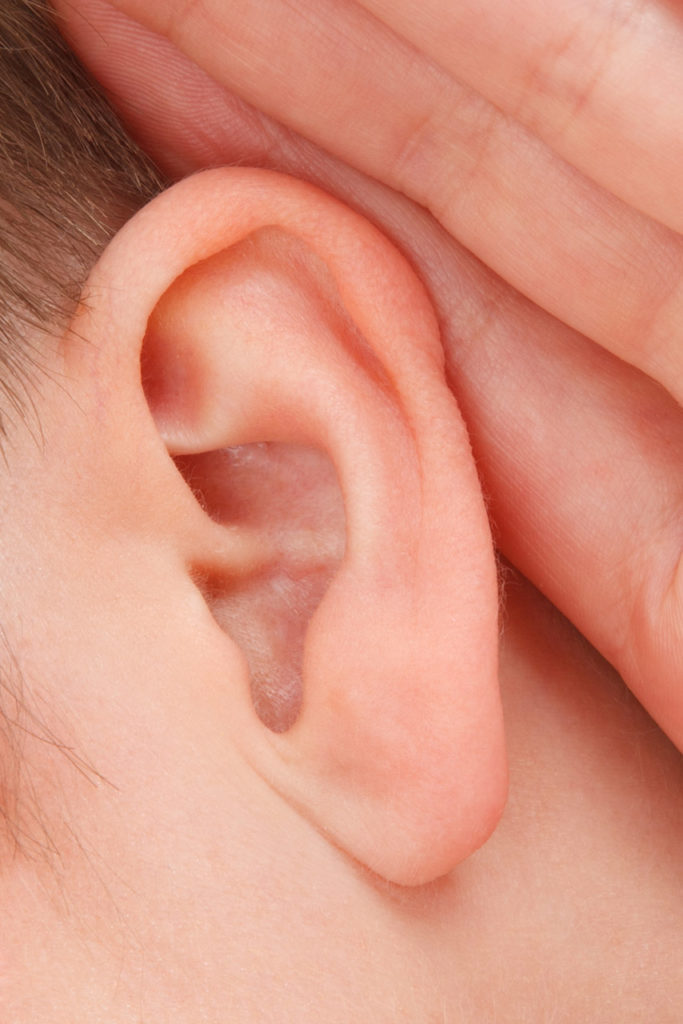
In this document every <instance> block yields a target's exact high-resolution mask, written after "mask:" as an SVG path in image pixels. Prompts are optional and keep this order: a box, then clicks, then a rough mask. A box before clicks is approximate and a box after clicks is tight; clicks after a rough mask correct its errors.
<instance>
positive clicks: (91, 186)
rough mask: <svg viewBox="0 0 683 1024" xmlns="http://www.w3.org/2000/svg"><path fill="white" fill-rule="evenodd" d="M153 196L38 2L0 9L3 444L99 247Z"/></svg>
mask: <svg viewBox="0 0 683 1024" xmlns="http://www.w3.org/2000/svg"><path fill="white" fill-rule="evenodd" d="M161 187H162V181H161V178H160V176H159V174H158V172H157V171H156V169H155V168H154V166H153V164H152V163H151V162H150V160H149V159H148V158H147V157H146V156H145V155H144V154H143V153H142V152H141V150H140V149H139V148H138V147H137V146H136V145H135V143H134V142H133V141H132V140H131V139H130V137H129V136H128V135H127V133H126V131H125V130H124V129H123V127H122V126H121V124H120V122H119V121H118V119H117V118H116V116H115V115H114V113H113V112H112V110H111V108H110V107H109V105H108V103H107V101H106V100H105V98H104V96H103V94H102V92H101V90H100V89H99V88H98V87H97V86H96V85H95V84H94V83H93V81H92V80H91V79H90V78H89V77H88V75H87V74H86V72H85V71H84V70H83V68H82V67H81V66H80V64H79V63H78V61H77V59H76V58H75V56H74V55H73V53H72V52H71V51H70V50H69V48H68V46H67V45H66V43H65V42H64V40H63V39H62V37H61V36H60V34H59V32H58V30H57V26H56V21H55V16H54V14H53V13H52V12H51V10H50V9H49V7H48V6H47V3H46V2H44V0H0V434H4V433H6V430H7V427H8V425H9V422H11V421H12V420H13V419H16V418H17V416H18V415H21V413H22V410H23V409H24V407H25V403H26V399H27V398H28V397H29V396H30V390H29V381H30V379H31V378H32V377H34V376H35V372H36V370H37V369H39V367H40V363H41V353H40V347H39V345H38V347H36V344H35V340H34V341H33V342H31V341H30V340H29V339H30V338H33V339H35V337H36V335H38V336H39V335H40V333H41V332H45V331H52V332H54V330H55V328H56V327H58V326H60V325H65V324H66V322H67V321H68V318H69V315H70V313H71V312H72V311H73V309H74V308H75V305H76V303H77V302H78V298H79V294H80V292H81V288H82V285H83V282H84V281H85V279H86V277H87V274H88V272H89V270H90V268H91V267H92V265H93V264H94V262H95V261H96V259H97V257H98V255H99V253H100V251H101V250H102V249H103V248H104V246H105V244H106V242H107V240H108V239H109V238H110V237H111V236H112V234H114V233H115V231H116V230H117V229H118V228H119V227H120V226H121V225H122V224H123V223H124V222H125V220H126V219H127V218H128V217H129V216H130V215H131V213H133V212H134V211H135V210H136V209H138V208H139V207H140V206H142V205H144V203H145V202H147V201H148V200H149V199H150V198H151V197H152V196H153V195H154V194H155V193H156V192H158V191H159V190H160V188H161Z"/></svg>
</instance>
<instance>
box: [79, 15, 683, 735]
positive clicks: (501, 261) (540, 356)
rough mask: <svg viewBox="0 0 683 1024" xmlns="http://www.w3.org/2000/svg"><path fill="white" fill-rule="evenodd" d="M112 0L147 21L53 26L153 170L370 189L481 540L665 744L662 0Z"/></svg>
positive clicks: (670, 491) (674, 596)
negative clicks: (396, 249)
mask: <svg viewBox="0 0 683 1024" xmlns="http://www.w3.org/2000/svg"><path fill="white" fill-rule="evenodd" d="M116 6H117V7H120V8H122V9H125V10H126V11H127V12H129V13H130V14H132V15H133V16H134V17H135V18H138V19H140V21H141V22H144V23H145V24H146V25H148V26H149V27H150V28H151V29H153V30H154V31H153V32H149V31H146V30H143V29H142V28H140V27H139V26H137V25H136V24H135V23H134V22H131V21H129V20H127V19H126V18H125V17H123V16H121V15H119V14H118V13H117V11H114V10H113V8H112V7H111V6H110V5H108V4H106V3H104V2H102V0H81V3H80V4H78V5H76V7H77V8H78V9H79V10H80V11H81V12H83V13H84V14H85V15H86V16H87V23H86V21H84V20H83V19H81V18H79V16H78V14H77V13H76V12H75V11H74V5H71V4H70V5H69V6H68V10H67V11H66V15H67V17H68V32H69V33H70V35H71V37H72V38H73V39H74V41H75V43H76V46H77V48H78V49H79V51H80V53H81V55H82V56H83V57H84V59H85V60H86V62H88V63H89V64H90V66H91V67H92V68H93V69H94V70H95V72H96V74H97V75H98V77H100V79H101V80H102V81H103V82H104V83H105V85H106V86H107V87H108V88H109V89H110V90H111V91H112V93H113V95H114V96H115V97H116V99H117V102H118V104H119V106H120V109H121V110H122V112H123V113H124V116H126V117H127V118H128V119H129V122H130V123H131V125H132V126H133V128H134V129H135V130H136V132H137V134H138V135H139V137H140V138H141V139H142V140H143V141H144V142H145V143H146V144H147V145H148V146H149V148H150V149H151V151H152V152H153V153H154V154H155V156H156V157H157V159H159V160H160V162H161V163H162V164H163V165H164V166H165V167H167V168H168V169H169V170H171V172H172V173H173V172H175V173H178V172H182V173H184V172H186V171H188V170H192V169H195V168H197V167H198V166H202V165H206V164H207V163H214V162H219V161H220V162H222V161H223V160H226V159H228V160H229V159H233V158H235V157H239V158H240V159H244V158H245V157H246V158H248V159H249V160H251V161H254V162H264V163H269V164H270V163H277V164H278V165H279V166H282V167H283V168H285V169H288V170H290V171H293V172H294V173H298V174H304V175H306V176H308V177H312V178H314V179H315V180H317V181H319V182H321V183H322V184H325V185H326V187H328V188H333V189H335V190H336V191H338V192H339V193H341V194H344V193H346V194H348V195H349V196H350V197H351V198H352V200H353V201H354V202H355V203H356V204H358V205H359V206H364V207H366V208H369V209H371V210H372V215H373V217H374V218H375V219H377V220H378V221H380V222H382V223H383V224H384V225H385V228H386V229H387V230H388V231H389V233H391V234H393V235H394V237H396V238H397V239H398V240H399V241H400V243H401V245H402V246H403V247H404V249H405V250H406V251H408V252H409V253H410V254H411V257H412V258H413V259H414V261H415V263H416V264H417V265H418V267H419V269H420V272H421V274H422V276H423V278H424V279H425V280H426V281H427V283H428V285H429V287H430V290H431V294H432V297H433V299H434V300H435V302H436V305H437V308H438V311H439V314H440V318H441V324H442V331H443V337H444V341H445V344H446V350H447V357H448V365H449V372H450V379H451V382H452V385H453V387H454V389H455V391H456V393H457V394H458V397H459V399H460V402H461V406H462V407H463V409H464V411H465V414H466V416H467V419H468V423H469V427H470V432H471V435H472V439H473V444H474V447H475V452H476V455H477V459H478V467H479V470H480V474H481V475H482V477H483V480H484V487H485V490H486V493H487V496H488V498H489V500H490V510H491V513H492V515H493V517H494V519H495V523H496V532H497V539H498V542H499V544H500V547H501V548H502V550H503V551H504V552H505V553H506V554H507V555H508V557H509V558H510V559H511V560H512V561H513V562H515V563H516V564H517V565H518V566H519V567H520V568H521V569H522V570H523V571H524V572H525V573H526V575H528V576H529V577H530V578H531V579H532V580H533V581H534V582H535V583H536V584H537V585H538V586H539V588H540V589H541V590H542V591H543V592H544V593H546V594H547V595H548V596H549V597H550V598H551V599H552V600H553V601H554V602H555V604H556V605H557V606H558V607H559V608H560V609H561V610H562V611H563V612H565V614H567V615H568V616H569V617H570V618H571V619H572V620H573V621H574V622H575V623H576V625H577V626H578V627H579V628H580V630H581V631H582V632H583V633H584V634H585V635H586V636H587V637H588V638H589V639H590V640H591V642H592V643H593V644H594V645H595V646H596V647H597V648H598V649H599V650H600V651H601V652H602V653H603V654H605V655H606V657H607V658H608V659H609V660H610V661H611V662H612V663H613V664H614V665H615V666H616V667H617V668H618V670H619V671H620V672H621V674H622V675H623V677H624V679H625V680H626V682H627V683H628V684H629V686H630V687H631V688H632V689H633V691H634V692H635V694H636V695H637V696H638V697H639V699H640V700H641V701H642V702H643V704H644V705H645V706H646V707H647V708H648V710H649V711H650V712H651V713H652V714H653V715H654V717H655V718H656V719H657V721H658V722H659V724H660V725H661V726H662V728H663V729H664V730H665V731H666V732H667V733H668V734H669V736H670V737H671V738H672V739H673V740H674V742H675V743H677V744H678V746H679V747H681V746H682V745H683V683H682V680H683V655H682V653H681V652H682V651H683V559H682V554H681V553H682V546H683V541H682V535H683V414H682V413H681V409H680V406H679V404H678V402H677V400H678V401H680V398H681V395H682V393H683V392H682V386H683V385H682V381H683V361H682V360H683V357H682V353H683V346H681V344H680V332H681V323H682V322H683V297H682V296H681V289H680V276H681V274H680V269H681V265H682V262H683V243H682V242H681V238H680V231H681V228H682V226H683V225H682V224H681V220H680V210H681V181H682V180H683V179H681V176H680V173H679V167H680V164H681V152H680V145H681V144H680V137H681V136H680V132H679V131H678V125H679V123H680V116H681V107H680V100H679V99H678V97H680V95H681V93H680V89H678V88H677V87H676V83H680V77H681V72H680V68H681V66H683V65H682V63H681V51H682V50H683V30H682V29H681V25H680V24H679V22H678V20H677V18H676V16H675V15H674V14H673V13H672V11H671V8H670V6H668V5H666V4H663V3H656V2H654V0H652V2H650V3H649V4H648V5H646V7H645V8H639V9H638V12H639V13H638V15H637V16H636V15H633V16H631V17H628V18H627V17H624V18H623V19H619V18H614V17H612V15H611V14H610V15H609V17H610V20H609V21H607V15H603V13H602V12H601V10H600V9H599V8H598V9H596V8H595V7H594V6H590V9H589V8H588V5H587V6H586V10H585V11H584V10H582V9H577V10H574V9H573V8H572V10H571V12H569V11H567V12H565V11H563V10H562V9H560V8H558V7H557V6H556V5H550V6H548V5H539V4H534V3H531V2H529V3H527V4H525V5H523V6H522V7H521V8H520V6H519V5H516V6H515V8H514V10H512V9H509V10H508V8H507V7H505V6H504V5H500V4H494V3H493V2H491V3H490V4H489V5H488V7H487V8H484V9H481V8H479V7H478V8H477V9H476V11H474V9H473V10H472V11H471V12H470V11H469V9H468V8H464V9H463V8H461V7H457V8H452V6H451V5H447V4H442V3H440V2H439V0H432V2H430V3H428V4H422V5H418V6H415V5H408V4H394V3H392V4H390V5H389V4H386V3H383V2H381V0H375V2H373V3H372V4H370V3H367V4H364V5H361V6H359V5H355V4H354V5H350V4H348V5H347V4H341V5H340V4H334V5H332V4H326V3H323V4H320V3H316V4H315V5H314V6H310V5H303V6H302V7H301V9H300V10H299V11H298V12H297V13H293V12H292V9H291V6H290V5H283V4H280V3H279V2H277V0H273V2H272V3H270V4H269V5H268V6H267V9H265V8H264V6H263V5H259V6H258V8H253V10H252V11H251V13H252V14H253V17H250V12H249V11H246V12H245V11H243V10H242V11H241V13H240V16H239V18H238V17H236V16H234V17H233V15H234V14H235V12H234V9H233V7H232V5H226V4H220V5H213V6H212V5H210V4H209V5H207V4H203V5H200V6H197V5H193V6H190V7H189V8H186V6H185V5H173V4H171V5H169V4H167V3H163V4H162V3H156V2H154V0H139V2H137V0H127V2H126V3H123V2H121V3H119V4H117V5H116ZM176 6H178V7H179V9H185V10H186V14H185V15H184V16H181V14H182V10H180V13H179V11H177V10H176ZM531 24H533V32H530V31H528V29H529V26H530V25H531ZM93 28H94V31H93ZM154 32H157V33H159V35H155V34H154ZM168 40H170V41H171V42H172V43H173V44H175V46H177V47H178V49H175V48H174V46H172V45H170V43H169V41H168ZM284 40H289V45H284V42H283V41H284ZM140 47H143V48H144V50H145V53H146V54H147V58H148V59H147V62H146V65H145V69H144V81H143V79H142V77H140V76H141V75H142V71H141V70H140V66H139V62H137V61H136V60H131V59H130V55H131V53H135V52H136V50H137V49H139V48H140ZM182 53H185V54H186V55H187V56H188V57H189V58H190V59H189V60H188V59H187V57H184V56H182ZM245 54H246V55H247V58H246V59H245ZM193 62H194V63H193ZM136 68H137V69H138V70H137V71H136ZM200 68H203V69H205V70H206V71H208V72H209V73H210V74H211V75H212V76H213V77H212V78H211V79H209V78H208V77H206V75H205V74H203V73H202V72H201V71H200V70H199V69H200ZM672 83H673V84H672ZM235 94H238V95H239V96H241V97H243V98H244V99H246V100H248V101H249V102H251V103H253V104H254V105H255V107H256V108H258V109H260V110H263V111H266V112H267V113H268V114H270V115H272V116H274V117H276V118H277V119H278V120H280V121H281V122H282V123H283V124H284V125H287V126H289V127H290V128H294V129H296V130H298V131H299V132H300V133H301V134H302V135H304V136H307V137H308V138H309V139H312V140H314V141H315V142H317V143H318V144H319V145H321V146H322V147H323V148H324V149H326V150H328V151H329V152H331V153H334V154H336V155H337V156H339V157H342V158H343V159H344V160H346V161H348V163H349V164H350V165H352V166H355V167H357V168H359V169H360V170H362V171H365V172H366V173H369V174H371V175H372V176H373V177H374V178H376V179H378V180H380V181H383V182H386V183H387V184H389V185H391V186H392V187H394V188H396V189H398V190H399V191H401V192H403V193H405V194H406V195H407V196H410V197H411V198H413V199H415V200H417V201H418V202H419V203H421V204H423V205H424V206H426V207H427V208H428V209H429V210H430V211H432V213H433V214H434V216H435V217H436V219H437V220H438V222H439V223H440V224H441V226H442V228H443V229H445V232H446V233H444V231H440V230H439V229H437V228H436V226H435V225H433V224H430V223H429V222H428V221H427V220H426V219H425V218H423V217H421V216H420V215H419V214H417V213H415V212H414V211H412V210H409V209H408V208H407V207H405V206H403V205H402V204H401V203H400V202H398V201H394V200H392V199H389V198H388V197H387V196H386V195H385V194H383V193H382V194H380V193H378V192H377V191H375V190H374V189H373V186H371V185H370V184H369V183H367V182H365V181H364V180H362V179H360V178H359V177H357V176H355V175H354V174H352V173H351V172H350V171H349V170H348V169H344V168H340V167H339V165H337V164H335V163H334V162H333V161H331V160H329V159H328V158H327V157H325V156H324V155H323V154H322V153H320V151H317V150H314V149H312V148H311V147H310V146H309V145H308V144H307V143H305V142H303V141H302V140H301V139H297V138H295V137H292V136H291V135H290V134H289V133H288V131H287V130H285V129H282V128H280V127H278V126H277V125H274V124H273V122H272V121H269V120H268V119H267V118H266V117H264V116H263V115H262V114H259V113H256V112H255V111H254V110H253V109H251V108H247V107H245V106H243V105H242V104H241V103H240V101H238V100H237V99H236V98H235ZM461 245H464V246H465V247H466V249H468V250H471V251H472V252H474V253H475V254H476V255H477V256H478V257H479V258H480V259H482V260H483V261H484V263H485V264H487V265H488V266H489V267H491V268H492V270H493V271H495V272H496V274H500V275H501V277H502V278H503V279H504V280H505V281H507V282H509V283H510V284H511V285H512V286H513V288H510V287H508V286H507V285H506V284H504V283H502V281H501V280H500V279H499V278H498V277H496V276H495V275H494V274H492V273H489V272H488V271H486V270H485V269H483V268H482V266H481V265H480V264H479V263H478V262H477V261H476V260H474V259H473V258H472V257H470V256H469V253H468V252H466V251H465V250H464V249H463V248H461ZM514 289H517V290H514ZM524 296H527V297H528V298H525V297H524ZM529 300H531V301H529Z"/></svg>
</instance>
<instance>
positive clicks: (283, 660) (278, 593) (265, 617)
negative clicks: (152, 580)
mask: <svg viewBox="0 0 683 1024" xmlns="http://www.w3.org/2000/svg"><path fill="white" fill-rule="evenodd" d="M175 463H176V466H177V468H178V470H179V471H180V473H181V474H182V476H183V477H184V479H185V481H186V483H187V484H188V486H189V487H190V488H191V490H192V491H193V493H194V495H195V497H196V499H197V501H198V502H199V503H200V505H201V506H202V508H203V509H204V511H205V512H206V514H207V515H209V516H210V517H211V518H212V519H213V520H214V521H215V522H217V523H219V524H220V525H221V526H222V527H224V528H225V529H226V530H227V531H238V532H239V531H247V532H248V533H249V535H250V548H251V549H253V551H254V556H253V558H252V560H251V563H250V564H249V565H247V566H245V565H244V564H241V565H239V566H238V567H236V568H235V569H234V570H231V569H230V568H227V569H226V570H222V571H221V572H220V574H219V573H218V572H217V571H216V568H215V566H214V567H213V568H212V569H210V570H208V571H206V570H203V569H202V567H199V566H198V567H197V574H196V578H197V580H198V582H199V585H200V586H201V589H202V591H203V593H204V596H205V599H206V601H207V603H208V605H209V608H210V609H211V612H212V614H213V616H214V618H215V620H216V622H217V623H218V624H219V626H220V627H221V628H222V629H223V630H225V632H226V633H228V634H229V635H230V636H231V638H232V639H233V640H234V641H235V643H237V644H238V646H239V647H240V648H241V650H242V651H243V653H244V655H245V657H246V659H247V664H248V666H249V673H250V686H251V697H252V703H253V706H254V710H255V713H256V715H257V716H258V718H259V719H260V721H261V722H262V723H263V725H265V726H266V727H267V728H268V729H269V730H271V731H272V732H276V733H283V732H286V731H288V730H289V729H290V728H291V727H292V726H293V725H294V724H295V722H296V721H297V719H298V717H299V713H300V711H301V707H302V702H303V700H304V692H303V675H302V665H303V650H304V642H305V637H306V631H307V628H308V623H309V622H310V620H311V618H312V616H313V614H314V612H315V611H316V609H317V607H318V605H319V604H320V601H321V600H322V598H323V596H324V594H325V592H326V590H327V588H328V586H329V584H330V582H331V580H332V578H333V577H334V575H335V573H336V572H337V569H338V567H339V565H340V563H341V561H342V559H343V557H344V551H345V546H346V524H345V514H344V502H343V499H342V494H341V489H340V486H339V480H338V477H337V473H336V470H335V468H334V465H333V463H332V461H331V459H330V458H329V457H328V456H327V454H326V453H324V452H322V451H321V450H319V449H317V448H313V447H308V446H305V445H296V444H284V443H257V444H245V445H239V446H237V447H232V448H223V449H220V450H217V451H211V452H204V453H202V454H199V455H191V456H178V457H176V459H175Z"/></svg>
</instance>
